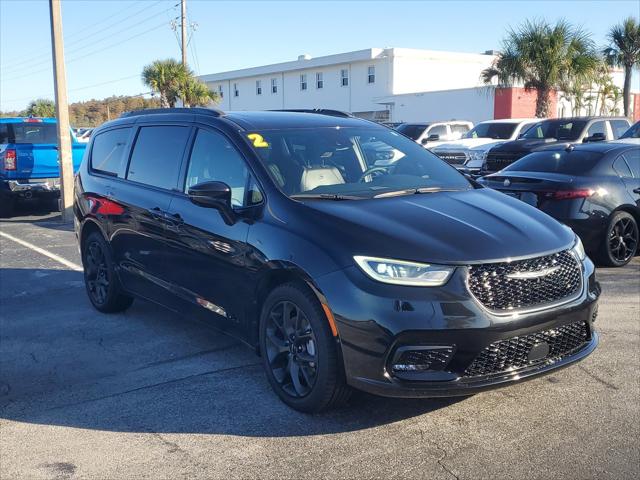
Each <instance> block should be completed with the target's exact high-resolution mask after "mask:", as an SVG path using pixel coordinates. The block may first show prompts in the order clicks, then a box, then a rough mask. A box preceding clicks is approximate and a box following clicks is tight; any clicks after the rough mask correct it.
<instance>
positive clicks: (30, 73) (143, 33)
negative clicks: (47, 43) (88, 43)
mask: <svg viewBox="0 0 640 480" xmlns="http://www.w3.org/2000/svg"><path fill="white" fill-rule="evenodd" d="M165 26H166V23H165V22H162V23H161V24H159V25H156V26H155V27H152V28H150V29H148V30H145V31H143V32H140V33H138V34H136V35H133V36H131V37H127V38H125V39H124V40H121V41H119V42H116V43H112V44H111V45H107V46H105V47H103V48H100V49H98V50H94V51H92V52H88V53H86V54H84V55H81V56H79V57H75V58H72V59H70V60H67V62H66V63H67V64H69V63H72V62H77V61H78V60H81V59H83V58H86V57H89V56H91V55H94V54H96V53H99V52H103V51H105V50H108V49H110V48H113V47H117V46H118V45H122V44H123V43H125V42H128V41H129V40H133V39H134V38H138V37H141V36H142V35H146V34H147V33H149V32H152V31H155V30H158V29H159V28H162V27H165ZM50 68H51V67H46V68H42V69H39V70H34V71H32V72H28V73H23V74H20V75H18V76H16V77H10V78H4V81H5V82H9V81H13V80H18V79H20V78H25V77H28V76H31V75H33V74H35V73H41V72H46V71H49V70H50Z"/></svg>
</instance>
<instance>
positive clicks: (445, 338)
mask: <svg viewBox="0 0 640 480" xmlns="http://www.w3.org/2000/svg"><path fill="white" fill-rule="evenodd" d="M316 282H317V285H318V287H319V288H320V290H321V291H322V293H323V294H324V296H325V297H326V301H327V303H328V304H329V306H330V307H331V309H332V311H333V314H334V317H335V319H336V322H337V327H338V332H339V339H340V344H341V351H342V356H343V361H344V368H345V374H346V378H347V382H348V383H349V384H350V385H352V386H353V387H355V388H357V389H360V390H364V391H366V392H369V393H373V394H377V395H382V396H389V397H443V396H447V397H448V396H459V395H470V394H473V393H476V392H481V391H484V390H489V389H493V388H497V387H501V386H504V385H507V384H510V383H515V382H519V381H522V380H525V379H528V378H531V377H534V376H537V375H542V374H545V373H549V372H551V371H553V370H556V369H558V368H562V367H566V366H568V365H571V364H572V363H575V362H577V361H579V360H582V359H583V358H585V357H586V356H588V355H589V354H590V353H591V352H592V351H593V350H594V349H595V348H596V346H597V344H598V335H597V333H596V332H595V330H594V329H593V321H594V320H595V317H596V315H597V299H598V296H599V294H600V287H599V284H598V282H597V281H596V279H595V269H594V266H593V264H592V263H591V262H590V261H589V260H587V261H586V262H585V264H584V269H583V289H582V292H581V294H580V296H578V297H577V298H575V299H574V300H572V301H570V302H568V303H565V304H563V305H560V306H558V307H554V308H549V309H546V310H540V311H535V312H531V313H519V314H518V313H516V314H512V315H502V314H501V315H494V314H492V313H491V312H489V311H488V310H486V309H485V308H484V307H483V306H482V305H481V304H480V303H479V302H478V301H477V300H475V299H474V298H473V297H472V296H471V295H470V293H469V292H468V290H467V286H466V270H465V268H459V269H458V270H457V271H456V273H455V274H454V275H453V276H452V278H451V279H450V280H449V282H448V283H447V285H445V286H443V287H440V288H418V287H403V286H393V285H386V284H381V283H378V282H374V281H373V280H370V279H368V278H367V277H365V276H364V275H363V274H362V273H361V272H360V271H359V269H357V267H349V268H346V269H344V270H340V271H337V272H333V273H331V274H327V275H325V276H323V277H321V278H320V279H317V280H316ZM576 322H584V324H585V325H586V328H587V330H588V336H587V338H586V339H585V342H584V343H583V344H581V345H580V346H579V348H576V349H573V350H572V351H571V352H568V353H567V354H566V355H564V356H561V357H554V358H551V357H549V358H545V360H544V361H542V362H538V363H532V364H531V365H526V366H524V367H522V368H518V369H514V370H506V371H503V372H498V373H492V374H490V375H485V376H478V375H475V376H471V375H469V374H467V368H468V367H469V366H470V365H471V364H472V363H473V361H474V360H475V359H476V358H477V357H478V355H480V353H481V352H483V351H484V350H485V349H486V348H487V347H489V346H491V345H493V344H494V343H495V342H500V341H503V340H510V339H513V338H514V337H525V336H527V335H532V334H537V333H539V332H542V331H548V330H550V329H556V328H558V327H563V326H567V325H570V324H575V323H576ZM415 346H419V347H433V346H450V347H452V348H453V350H454V353H453V355H452V356H451V358H450V360H449V361H448V363H447V364H446V367H444V368H443V369H442V370H437V371H422V372H412V373H411V374H407V373H403V372H394V371H393V369H392V368H391V363H392V359H394V358H397V357H396V351H397V350H398V349H399V348H406V347H415Z"/></svg>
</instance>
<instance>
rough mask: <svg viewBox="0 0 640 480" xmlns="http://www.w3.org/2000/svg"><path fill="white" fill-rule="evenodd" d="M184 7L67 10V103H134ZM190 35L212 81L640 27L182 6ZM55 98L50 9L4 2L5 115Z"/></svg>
mask: <svg viewBox="0 0 640 480" xmlns="http://www.w3.org/2000/svg"><path fill="white" fill-rule="evenodd" d="M178 3H179V0H122V1H121V0H63V10H62V17H63V28H64V35H65V49H66V59H67V80H68V88H69V99H70V101H79V100H87V99H90V98H103V97H106V96H109V95H131V94H133V95H135V94H140V93H143V92H145V91H146V90H147V89H146V88H145V87H144V86H143V85H142V83H141V82H140V72H141V70H142V67H143V66H144V65H145V64H147V63H149V62H151V61H153V60H155V59H158V58H168V57H174V58H179V56H180V51H179V47H178V42H177V39H176V35H175V33H174V32H173V31H172V29H171V26H170V24H171V20H172V19H174V18H176V17H177V16H178V14H179V7H176V5H177V4H178ZM187 5H188V15H189V22H195V23H197V29H196V31H195V32H194V34H193V37H192V42H191V45H190V48H189V63H190V64H191V66H192V67H193V68H194V70H195V71H196V73H198V74H205V73H214V72H220V71H225V70H233V69H237V68H244V67H250V66H256V65H264V64H268V63H276V62H283V61H289V60H293V59H295V58H296V57H297V56H298V55H300V54H302V53H308V54H310V55H312V56H321V55H327V54H332V53H339V52H347V51H350V50H357V49H362V48H368V47H406V48H427V49H433V50H450V51H463V52H482V51H485V50H489V49H496V48H499V47H500V40H501V38H502V37H503V35H504V32H505V30H506V28H507V27H509V26H517V25H518V24H519V23H521V22H522V21H524V20H525V19H532V18H544V19H546V20H548V21H551V22H553V21H556V20H557V19H560V18H566V19H567V20H569V21H570V22H572V23H573V24H574V25H578V26H582V27H583V28H585V29H588V30H589V31H591V32H592V34H593V39H594V40H595V41H596V42H597V43H598V44H599V45H601V44H604V42H605V36H606V32H607V29H608V28H609V27H610V26H611V25H612V24H614V23H617V22H619V21H621V20H622V19H623V18H624V17H626V16H629V15H633V16H636V17H640V2H639V1H638V0H629V1H625V0H620V1H616V0H608V1H606V0H604V1H560V0H549V1H408V2H407V1H371V0H369V1H324V2H313V1H304V0H296V1H293V0H292V1H280V2H273V1H251V2H250V1H242V0H236V1H217V0H215V1H214V0H187ZM36 97H48V98H53V80H52V71H51V45H50V30H49V10H48V2H47V0H0V110H13V109H21V108H24V107H25V106H26V104H27V103H28V102H29V100H31V99H32V98H36Z"/></svg>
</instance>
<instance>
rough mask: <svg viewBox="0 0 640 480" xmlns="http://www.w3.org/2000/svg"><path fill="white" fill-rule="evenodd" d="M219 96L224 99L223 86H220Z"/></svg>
mask: <svg viewBox="0 0 640 480" xmlns="http://www.w3.org/2000/svg"><path fill="white" fill-rule="evenodd" d="M218 95H219V96H220V98H224V91H223V90H222V85H218Z"/></svg>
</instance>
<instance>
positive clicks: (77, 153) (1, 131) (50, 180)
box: [0, 117, 87, 217]
mask: <svg viewBox="0 0 640 480" xmlns="http://www.w3.org/2000/svg"><path fill="white" fill-rule="evenodd" d="M71 144H72V150H73V170H74V173H75V172H76V171H77V170H78V167H79V166H80V163H81V161H82V156H83V155H84V151H85V148H86V147H87V144H86V143H80V142H78V140H77V139H76V137H75V135H74V134H73V132H71ZM59 177H60V162H59V159H58V138H57V133H56V119H55V118H33V117H29V118H0V217H9V216H11V215H12V214H13V211H14V207H15V204H16V201H18V200H19V199H31V198H35V199H40V200H41V201H43V202H47V203H48V205H49V206H51V207H52V208H54V209H57V201H58V198H59V196H60V180H59Z"/></svg>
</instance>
